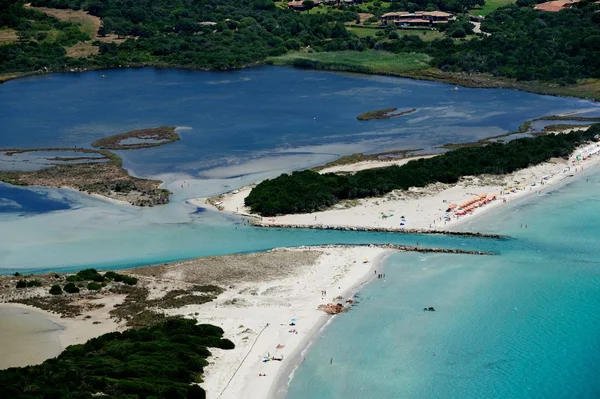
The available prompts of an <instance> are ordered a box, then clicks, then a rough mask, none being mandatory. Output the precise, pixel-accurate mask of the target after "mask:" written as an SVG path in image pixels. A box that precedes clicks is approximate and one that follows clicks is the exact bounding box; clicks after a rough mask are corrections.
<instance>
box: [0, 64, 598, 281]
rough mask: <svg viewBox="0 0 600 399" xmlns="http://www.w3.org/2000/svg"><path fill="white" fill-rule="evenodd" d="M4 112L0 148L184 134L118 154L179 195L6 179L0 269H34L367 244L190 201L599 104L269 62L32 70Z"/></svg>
mask: <svg viewBox="0 0 600 399" xmlns="http://www.w3.org/2000/svg"><path fill="white" fill-rule="evenodd" d="M387 107H398V108H399V109H408V108H417V111H416V112H415V113H413V114H410V115H408V116H406V117H402V118H394V119H389V120H379V121H368V122H360V121H358V120H356V116H357V115H358V114H360V113H362V112H365V111H368V110H373V109H380V108H387ZM0 109H2V110H3V112H2V113H1V114H0V132H1V134H0V148H7V147H28V148H35V147H74V146H77V147H86V146H89V144H90V143H91V142H92V141H94V140H96V139H98V138H101V137H105V136H107V135H111V134H115V133H120V132H123V131H127V130H131V129H137V128H144V127H151V126H159V125H173V126H179V127H180V129H179V132H180V134H181V136H182V140H181V141H178V142H176V143H172V144H168V145H165V146H162V147H156V148H150V149H142V150H132V151H121V152H120V154H121V155H122V156H123V157H124V159H125V166H127V167H128V168H129V169H130V170H131V171H132V173H134V174H137V175H143V176H155V175H157V176H158V177H159V178H161V179H163V180H165V181H166V182H167V183H166V187H167V188H168V189H170V190H171V191H173V192H174V195H173V200H172V203H171V204H169V205H168V206H163V207H157V208H153V209H135V208H133V207H128V206H121V205H115V204H110V203H106V202H103V201H101V200H97V199H94V198H90V197H87V196H84V195H80V194H78V193H74V192H70V191H68V190H67V191H65V190H34V191H31V192H30V191H23V190H20V191H14V190H13V189H11V188H10V187H8V186H4V187H3V188H2V191H1V192H0V198H2V201H3V202H2V204H3V207H2V212H1V213H0V268H4V269H11V270H12V269H13V268H30V269H36V270H37V269H44V268H62V267H78V266H82V265H90V264H95V265H97V266H104V267H119V266H120V267H124V266H128V265H134V264H141V263H147V262H151V263H152V262H161V261H165V260H172V259H181V258H185V257H192V256H200V255H209V254H219V253H228V252H229V253H230V252H241V251H252V250H261V249H267V248H272V247H276V246H280V245H301V244H308V243H312V244H317V243H331V242H339V243H342V242H358V241H361V240H362V241H366V242H369V239H370V238H368V237H369V236H368V235H366V236H364V238H363V236H361V238H360V239H356V240H354V239H348V238H346V237H350V236H351V237H355V236H354V235H346V236H343V235H339V236H336V235H333V236H329V235H327V234H328V233H323V232H309V233H304V232H294V233H289V235H286V234H282V235H280V234H277V233H269V232H256V231H255V230H250V229H247V228H244V226H243V225H241V226H236V224H235V223H238V224H239V220H230V219H228V218H227V217H223V216H221V215H218V214H214V213H211V212H205V213H195V211H196V209H195V208H194V207H191V206H188V205H186V203H185V201H186V200H187V199H189V198H193V197H200V196H208V195H213V194H216V193H219V192H223V191H226V190H231V189H233V188H235V187H238V186H241V185H243V184H246V183H252V182H255V181H257V180H259V179H262V178H264V177H266V176H273V175H275V174H278V173H281V172H282V171H289V170H291V169H299V168H303V167H307V166H310V165H314V164H316V163H322V162H325V161H328V160H331V159H333V158H335V157H337V156H338V155H343V154H348V153H353V152H368V151H389V150H391V149H394V148H397V149H403V148H404V149H406V148H429V147H431V146H434V145H438V144H442V143H446V142H451V141H453V142H456V141H466V140H473V139H477V138H481V137H485V136H489V135H492V134H498V133H503V132H506V131H510V130H513V129H515V128H516V127H517V126H518V125H519V124H521V123H522V121H524V120H526V119H530V118H533V117H535V116H539V115H547V114H555V113H564V112H573V111H588V112H589V111H590V110H591V111H594V110H597V109H598V107H597V106H596V105H595V104H594V103H590V102H588V101H583V100H576V99H567V98H558V97H549V96H539V95H534V94H530V93H523V92H517V91H510V90H474V89H466V88H461V89H460V90H458V91H453V90H451V87H450V86H448V85H444V84H439V83H432V82H419V81H412V80H407V79H398V78H388V77H377V76H361V75H351V74H339V73H327V72H317V71H306V70H298V69H292V68H275V67H264V68H251V69H246V70H241V71H232V72H218V73H217V72H200V71H185V70H158V69H150V68H147V69H123V70H108V71H91V72H87V73H82V74H53V75H47V76H37V77H30V78H26V79H21V80H15V81H10V82H7V83H6V84H3V85H1V86H0ZM17 132H18V134H17ZM31 154H33V153H31ZM26 155H27V154H26ZM34 155H35V154H34ZM13 157H14V156H13ZM15 159H16V158H15ZM12 161H13V158H11V159H10V160H9V161H8V162H12ZM70 208H73V209H70ZM40 212H41V213H40ZM34 214H35V216H33V215H34ZM235 227H238V229H237V230H236V229H235ZM215 237H220V238H219V239H216V238H215ZM278 237H284V238H282V239H278ZM356 237H358V235H357V236H356ZM385 240H388V238H385Z"/></svg>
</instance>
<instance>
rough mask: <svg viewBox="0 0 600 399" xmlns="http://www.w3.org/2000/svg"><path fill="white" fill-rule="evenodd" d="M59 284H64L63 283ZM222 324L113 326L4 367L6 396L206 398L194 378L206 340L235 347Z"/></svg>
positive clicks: (203, 357)
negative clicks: (56, 351)
mask: <svg viewBox="0 0 600 399" xmlns="http://www.w3.org/2000/svg"><path fill="white" fill-rule="evenodd" d="M59 288H60V287H59ZM222 336H223V330H222V329H221V328H219V327H216V326H212V325H209V324H196V321H195V320H184V319H170V320H167V321H165V322H162V323H160V324H157V325H156V326H154V327H151V328H146V329H139V330H128V331H125V332H122V333H121V332H113V333H109V334H104V335H101V336H100V337H97V338H93V339H91V340H89V341H88V342H87V343H85V344H82V345H72V346H69V347H68V348H67V349H66V350H65V351H64V352H63V353H61V354H60V355H59V356H58V357H57V358H55V359H50V360H47V361H45V362H44V363H43V364H41V365H37V366H30V367H26V368H11V369H8V370H2V371H0V386H2V392H3V395H4V396H3V397H6V398H11V399H29V398H92V397H94V396H96V395H97V393H98V392H102V393H103V394H104V395H105V396H106V397H109V398H132V399H133V398H181V399H185V398H205V392H204V390H203V389H202V388H201V387H200V386H198V385H195V384H193V383H194V382H199V381H201V378H200V376H201V374H202V371H203V369H204V367H205V366H206V365H208V362H207V360H206V357H208V356H210V352H209V351H208V349H207V346H211V347H213V346H214V347H218V348H222V349H231V348H233V343H232V342H231V341H229V340H227V339H223V338H222Z"/></svg>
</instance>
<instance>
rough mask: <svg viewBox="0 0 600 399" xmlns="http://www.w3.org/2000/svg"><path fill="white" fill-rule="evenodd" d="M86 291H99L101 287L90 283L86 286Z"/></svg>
mask: <svg viewBox="0 0 600 399" xmlns="http://www.w3.org/2000/svg"><path fill="white" fill-rule="evenodd" d="M87 289H88V290H90V291H99V290H101V289H102V285H101V284H98V283H96V282H93V281H92V282H91V283H89V284H88V285H87Z"/></svg>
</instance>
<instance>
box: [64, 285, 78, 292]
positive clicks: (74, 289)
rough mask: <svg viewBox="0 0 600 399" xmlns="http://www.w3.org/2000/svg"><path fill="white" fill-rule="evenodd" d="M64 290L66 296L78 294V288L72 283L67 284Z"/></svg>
mask: <svg viewBox="0 0 600 399" xmlns="http://www.w3.org/2000/svg"><path fill="white" fill-rule="evenodd" d="M64 290H65V292H66V293H68V294H76V293H78V292H79V288H78V287H76V286H75V284H73V283H67V284H65V286H64Z"/></svg>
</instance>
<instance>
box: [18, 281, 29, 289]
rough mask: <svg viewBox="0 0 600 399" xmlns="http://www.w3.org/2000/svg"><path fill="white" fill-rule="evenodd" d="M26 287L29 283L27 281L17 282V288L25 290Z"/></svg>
mask: <svg viewBox="0 0 600 399" xmlns="http://www.w3.org/2000/svg"><path fill="white" fill-rule="evenodd" d="M25 287H27V281H25V280H19V281H17V288H25Z"/></svg>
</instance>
